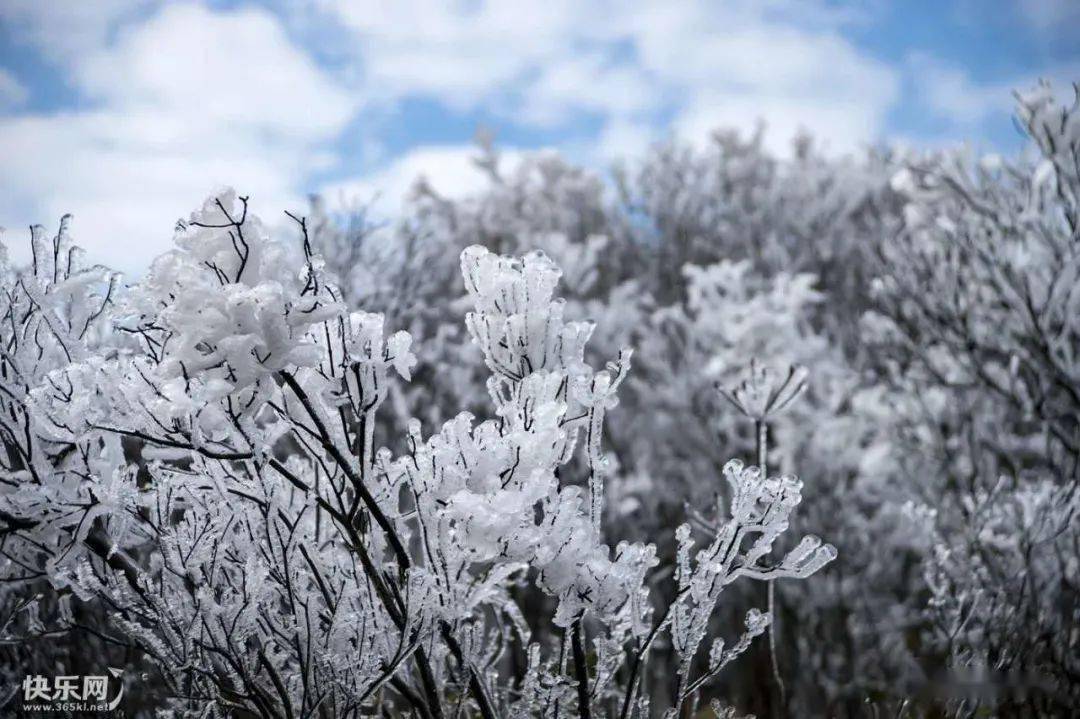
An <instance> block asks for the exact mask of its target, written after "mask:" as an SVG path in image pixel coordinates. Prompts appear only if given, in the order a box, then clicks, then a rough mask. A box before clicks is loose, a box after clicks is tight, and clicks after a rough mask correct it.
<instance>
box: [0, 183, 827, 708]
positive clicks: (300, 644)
mask: <svg viewBox="0 0 1080 719" xmlns="http://www.w3.org/2000/svg"><path fill="white" fill-rule="evenodd" d="M297 222H298V225H299V228H300V231H301V235H302V240H303V241H302V249H303V255H302V261H301V262H300V263H297V262H295V260H294V256H295V255H294V253H292V252H291V251H290V248H289V247H287V246H286V245H284V244H282V243H280V242H276V241H273V240H271V239H269V238H268V237H267V236H266V231H265V229H264V228H263V227H262V225H261V224H260V223H259V221H258V219H257V218H255V217H254V215H253V214H251V213H249V211H248V203H247V200H246V198H239V197H237V196H236V195H235V194H233V193H231V192H227V193H224V194H222V195H220V196H217V197H212V198H210V200H208V201H207V203H206V204H205V205H204V206H203V207H202V208H201V209H200V210H199V211H198V212H196V213H194V214H193V215H192V216H191V218H190V220H188V221H186V222H183V223H181V224H180V226H179V228H178V233H177V242H176V245H177V247H176V249H174V250H173V251H171V252H169V253H167V254H165V255H163V256H162V257H160V258H158V260H157V261H155V263H154V265H153V267H152V268H151V270H150V272H149V273H148V274H147V276H146V277H145V279H143V280H142V281H141V282H140V283H139V284H138V285H136V286H134V287H132V288H131V289H130V290H129V291H128V292H126V293H124V295H123V296H122V297H120V298H118V299H116V300H113V299H112V297H111V295H112V293H111V291H108V292H107V293H106V294H104V298H103V299H101V298H99V299H97V300H95V301H94V302H88V301H83V302H81V303H80V304H79V307H77V308H74V307H72V308H68V307H67V306H66V305H64V307H63V308H58V307H52V306H50V305H49V304H48V303H43V302H32V303H28V305H27V306H26V307H25V308H24V309H22V310H20V311H19V312H18V313H17V314H18V319H19V321H20V322H22V323H24V324H25V323H26V322H28V321H30V322H34V323H37V324H38V325H39V330H38V331H36V336H37V339H36V340H35V342H36V345H37V346H43V345H42V343H45V344H44V346H54V345H56V346H59V347H67V344H68V338H69V335H70V332H71V329H70V328H72V327H75V326H78V327H80V328H81V327H82V325H83V324H84V323H85V325H86V326H87V327H91V326H95V327H96V326H98V325H100V326H101V328H102V329H101V330H100V332H101V336H102V337H103V338H106V339H107V340H108V341H103V342H102V343H100V344H101V346H100V347H98V346H97V345H89V346H86V347H85V348H84V349H81V350H80V351H78V352H70V351H67V352H63V351H57V352H51V353H50V354H48V359H44V358H45V355H40V358H42V359H41V361H42V364H39V365H36V366H37V368H38V372H39V373H38V375H35V376H34V377H33V378H30V376H29V375H27V379H26V380H25V381H24V382H23V386H22V387H21V388H20V390H19V391H20V392H21V393H22V394H21V395H20V396H25V397H27V398H28V399H27V401H26V402H27V408H28V411H26V413H25V414H23V415H20V416H19V419H20V425H21V426H20V427H19V428H18V430H19V431H18V433H17V436H16V433H15V432H14V430H12V431H11V432H8V434H9V435H11V437H14V443H13V442H12V441H9V442H6V449H7V452H8V455H7V465H6V467H5V470H6V471H5V474H4V483H3V489H2V491H0V510H2V512H0V521H2V522H3V533H4V543H3V546H2V551H3V555H4V557H5V560H6V563H5V565H4V579H5V580H7V582H8V583H9V584H14V585H18V584H20V583H24V584H25V583H27V582H30V581H32V580H33V579H34V578H36V577H38V576H44V577H47V578H48V580H49V581H50V582H51V584H52V586H53V587H55V588H56V589H57V590H60V591H62V592H64V593H69V592H70V593H74V595H75V596H76V597H78V599H79V601H81V602H85V603H95V602H104V603H105V604H106V605H107V606H108V607H110V608H111V609H112V611H113V612H114V617H115V619H114V621H113V626H112V628H111V631H112V632H113V633H114V634H115V635H118V636H113V637H112V639H113V640H114V641H119V642H123V643H127V644H130V645H132V646H134V647H137V648H138V649H140V650H142V651H143V652H145V653H146V654H148V655H149V656H150V657H151V658H152V659H153V661H154V662H156V663H157V664H158V665H159V667H160V668H161V670H162V675H163V677H164V678H165V681H166V683H167V691H168V694H169V695H170V697H171V701H172V708H173V709H175V710H177V711H180V712H183V713H192V714H200V715H206V714H208V713H209V714H217V715H221V714H227V713H231V712H235V711H246V712H252V713H257V714H260V715H264V716H285V717H296V716H341V715H346V714H350V713H354V712H361V711H362V712H367V711H379V710H383V711H389V712H392V713H396V712H400V713H404V712H407V711H412V712H415V713H416V714H418V715H420V716H425V717H444V716H459V715H461V714H462V713H464V714H466V715H477V716H483V717H494V716H553V715H555V714H558V713H560V712H561V713H562V714H563V715H565V713H566V712H567V711H570V712H573V713H576V714H577V715H578V716H582V717H589V716H592V715H593V712H596V713H598V714H603V715H611V716H622V717H630V716H648V715H649V713H650V711H652V710H654V709H655V710H657V711H662V710H663V709H664V708H665V707H660V706H658V707H650V706H649V704H650V697H648V696H645V695H644V694H643V693H642V692H641V691H640V684H639V680H640V679H641V677H642V676H643V674H642V672H643V669H644V668H645V666H646V665H647V664H648V662H649V653H650V649H651V648H652V647H653V646H654V645H655V644H656V643H657V642H658V641H665V642H671V643H672V645H673V646H674V647H675V650H676V652H677V654H678V656H679V658H680V665H679V667H678V671H677V677H676V679H677V683H678V687H679V689H678V692H677V694H676V696H675V698H674V702H673V704H674V706H673V707H671V708H670V710H669V711H670V713H671V714H672V715H677V714H678V713H679V711H680V709H681V707H682V706H683V705H684V704H686V703H687V702H696V697H697V695H698V693H699V691H700V690H701V689H702V687H703V686H704V685H705V684H706V683H707V682H708V681H709V680H710V679H711V678H712V677H713V676H714V675H715V674H716V673H717V672H719V670H720V669H721V668H722V667H723V666H724V665H725V664H727V663H728V662H730V661H731V660H732V659H734V658H735V657H736V656H737V655H738V654H739V653H741V652H742V651H743V650H744V649H745V648H746V647H747V646H748V645H749V643H750V642H751V641H752V639H753V638H754V637H755V636H757V635H758V634H760V633H761V632H762V631H763V629H764V628H765V627H766V626H767V625H768V623H769V616H768V614H765V613H762V612H759V611H757V610H751V611H750V612H749V613H748V614H747V616H746V625H745V631H744V633H743V634H742V636H741V637H739V638H738V639H737V640H735V642H734V643H733V644H732V645H731V646H730V647H725V645H724V643H723V640H721V639H720V638H718V637H709V636H707V635H708V630H709V618H710V616H711V615H712V613H713V611H714V609H715V607H716V605H717V602H718V601H719V595H720V593H721V592H722V590H723V589H724V587H726V586H727V585H729V584H730V583H731V582H733V581H735V580H736V579H737V578H739V577H742V576H745V577H750V578H757V579H763V580H771V579H775V578H777V577H781V576H790V577H806V576H809V575H810V574H812V573H813V572H815V571H817V570H818V569H819V568H820V567H822V566H823V565H824V564H826V563H827V562H828V561H830V560H831V559H832V558H833V557H834V556H835V552H834V550H833V549H832V548H831V547H829V546H828V545H821V544H820V542H819V541H818V540H816V539H814V538H807V539H804V540H803V541H802V542H801V543H799V544H798V545H797V546H796V548H795V549H793V550H792V551H791V552H790V553H788V554H787V555H786V556H785V557H783V558H782V559H780V560H772V559H770V550H771V549H772V546H773V543H774V542H775V540H776V539H777V538H778V537H779V536H780V535H781V534H782V533H783V532H784V530H785V529H786V528H787V526H788V521H789V516H790V514H791V512H792V511H793V510H794V508H795V507H796V506H797V505H798V503H799V501H800V489H799V488H800V484H799V483H798V481H797V480H795V479H793V478H789V477H784V478H766V477H765V476H763V475H762V474H761V473H760V472H759V470H758V469H757V468H747V467H744V466H743V465H741V464H740V463H738V462H734V461H733V462H731V463H729V464H728V465H727V466H726V467H725V469H724V474H725V477H726V479H727V481H728V483H729V484H730V487H731V501H730V503H729V505H728V507H727V509H726V510H724V511H723V512H722V515H723V516H717V517H715V518H712V523H711V524H703V525H702V527H699V528H698V529H697V530H692V529H691V527H690V526H689V525H683V526H681V527H679V528H678V529H677V530H676V537H677V542H678V547H679V550H678V551H679V560H678V571H677V574H676V576H675V578H674V581H675V583H676V585H677V586H676V588H675V589H674V591H672V592H669V593H668V596H674V600H673V601H672V602H670V603H669V604H668V605H667V606H665V607H656V606H654V603H653V602H654V592H652V591H651V589H653V587H654V585H655V583H656V582H657V581H664V580H662V579H657V578H656V577H654V576H652V574H651V572H650V569H651V568H652V567H653V566H654V565H655V564H656V560H655V550H654V548H653V546H652V545H649V544H641V543H630V542H625V541H624V542H620V543H619V544H618V546H616V547H614V548H611V547H610V546H608V545H607V544H605V543H604V537H605V536H611V534H612V533H613V529H611V528H608V529H606V530H605V527H604V490H605V481H606V479H607V476H608V474H609V472H610V470H611V461H610V459H609V457H608V456H607V455H606V454H605V453H604V451H603V449H602V444H601V439H602V437H603V436H604V420H605V416H606V414H607V413H608V412H609V411H611V410H613V408H614V407H615V405H616V403H617V393H618V390H619V387H620V384H621V383H622V381H623V379H624V377H625V376H626V375H627V373H628V372H629V371H630V353H629V351H624V352H622V353H621V354H620V355H619V357H618V358H617V359H615V360H613V361H612V362H610V363H609V364H608V365H607V367H606V368H605V369H603V370H600V371H597V370H595V369H594V368H593V367H592V366H591V365H590V364H588V363H587V362H586V361H585V348H586V344H587V342H588V340H589V337H590V335H591V333H592V329H593V328H592V325H591V324H590V323H587V322H580V321H568V320H566V319H565V318H564V305H563V303H562V301H561V300H559V299H556V298H555V296H554V292H555V288H556V285H557V283H558V281H559V277H560V272H559V269H558V268H557V267H556V266H555V265H554V264H553V263H552V262H551V261H550V260H549V259H548V258H547V257H546V256H544V255H543V254H540V253H532V254H528V255H526V256H525V257H524V258H522V259H520V260H517V259H510V258H505V257H500V256H498V255H494V254H492V253H490V252H488V251H487V250H484V249H482V248H479V247H472V248H469V249H467V250H466V251H465V252H464V253H463V254H462V257H461V263H462V273H463V275H464V279H465V286H466V289H467V291H468V293H469V297H470V299H471V302H472V304H473V308H474V309H473V311H472V312H470V313H469V314H468V316H467V318H466V325H467V327H468V330H469V333H470V335H471V337H472V339H473V341H474V343H475V344H476V345H477V346H478V347H479V348H480V350H481V352H482V355H483V358H484V361H485V362H486V364H487V367H488V369H489V370H490V372H491V377H490V379H489V381H488V390H489V394H490V399H491V406H492V408H493V411H492V417H491V418H490V419H486V420H483V421H480V422H477V421H476V420H475V419H474V418H473V417H472V416H470V415H469V414H467V413H463V414H459V415H458V416H456V417H454V418H452V419H450V420H449V421H447V422H446V423H445V424H444V425H443V426H442V427H441V428H440V429H439V430H438V431H436V432H434V433H433V434H431V435H429V436H427V437H426V438H425V437H424V435H423V429H422V427H421V426H420V424H419V422H413V423H411V424H410V426H409V430H408V437H407V440H406V442H405V446H406V447H407V450H406V451H405V452H404V453H403V454H402V455H401V456H398V457H396V458H395V457H393V456H392V453H391V452H390V451H389V450H386V449H377V442H376V437H375V434H374V428H375V426H376V422H375V414H376V412H377V411H378V410H379V408H380V406H381V405H382V404H383V403H384V401H385V400H386V398H387V395H388V388H389V386H390V383H391V382H392V381H394V380H393V379H392V376H393V375H397V376H399V377H400V378H402V379H404V380H406V381H408V379H409V376H410V373H411V368H412V365H413V363H414V361H415V358H414V357H413V354H412V352H411V342H412V340H411V338H410V337H409V335H407V334H406V333H403V332H398V333H395V334H390V333H388V332H387V331H386V330H385V328H384V323H383V319H382V316H381V315H375V314H367V313H364V312H358V311H354V312H350V311H349V310H348V309H346V307H345V306H344V305H343V302H342V298H341V295H340V293H339V292H338V290H337V289H336V288H335V287H334V286H333V285H331V284H330V283H328V281H327V278H326V277H325V276H324V275H323V272H322V269H321V262H320V260H319V259H318V257H316V256H314V255H313V254H312V252H311V249H310V244H309V242H308V241H307V225H306V223H305V222H304V221H303V220H299V219H298V220H297ZM297 266H299V268H300V269H299V271H297V269H296V268H297ZM33 276H34V275H31V274H29V273H16V272H9V273H8V274H7V275H5V289H6V291H7V292H6V294H7V295H8V296H15V293H17V291H18V288H19V287H23V286H25V284H26V283H27V282H28V281H30V280H31V279H32V278H33ZM57 282H59V278H53V279H52V285H50V284H49V282H46V283H45V285H46V286H55V285H56V283H57ZM104 282H106V280H105V278H99V279H98V280H96V282H95V281H88V283H87V284H86V286H87V287H90V288H91V289H92V290H93V291H92V292H91V295H93V296H94V297H98V295H100V294H101V290H100V288H101V287H102V283H104ZM64 287H66V285H64ZM108 287H109V289H110V290H111V288H112V284H109V285H108ZM65 291H66V290H65ZM86 308H91V309H92V310H93V312H92V316H91V317H84V316H83V315H85V314H86V313H87V309H86ZM65 313H66V314H65ZM79 313H82V314H79ZM9 314H12V316H14V315H15V313H13V312H11V313H9ZM61 317H63V318H65V322H63V323H58V322H57V321H56V320H57V319H58V318H61ZM27 318H29V319H27ZM76 320H77V321H76ZM84 320H85V322H84ZM73 323H74V324H73ZM17 328H18V325H16V326H15V329H17ZM13 331H14V330H13ZM7 332H8V330H7V329H6V328H5V333H7ZM83 333H84V334H85V331H84V332H83ZM5 339H7V337H5ZM4 361H5V363H7V362H9V361H13V360H9V359H8V358H7V355H5V359H4ZM5 366H7V365H5ZM75 388H78V391H75ZM21 438H25V440H24V439H21ZM121 438H123V439H125V441H126V442H129V443H134V444H133V447H134V449H132V450H130V451H128V452H125V451H121V449H120V439H121ZM9 439H10V437H9ZM18 442H25V443H24V444H18ZM34 447H47V448H49V451H48V453H47V454H45V455H42V456H41V458H40V459H38V455H32V454H28V453H29V452H30V451H31V449H32V448H34ZM35 451H36V450H35ZM20 452H21V453H22V454H20ZM133 452H134V453H137V455H138V456H137V457H135V456H132V453H133ZM23 455H27V456H28V457H29V459H20V457H22V456H23ZM67 497H70V499H67ZM42 507H48V508H49V509H48V511H51V512H56V513H59V515H60V517H61V519H62V521H53V520H50V519H49V518H48V517H46V516H43V515H42V512H43V511H45V510H43V509H41V508H42ZM61 507H62V509H60V508H61ZM46 514H47V512H46ZM703 527H704V528H710V527H711V529H708V531H707V532H706V531H703ZM88 528H89V529H92V532H90V531H89V529H88ZM605 531H606V534H605ZM694 531H696V532H697V533H698V534H699V535H703V536H699V537H695V536H693V534H694ZM696 543H700V544H701V546H702V547H703V549H701V550H700V551H698V552H697V554H696V555H695V556H692V551H691V550H692V547H693V546H694V545H695V544H696ZM56 547H59V548H64V547H70V548H71V549H70V550H64V551H62V552H61V554H60V556H59V557H58V556H57V554H56V553H55V552H54V551H53V548H56ZM84 547H85V548H89V549H90V550H91V551H90V552H86V551H83V549H82V548H84ZM28 572H29V574H27V573H28ZM526 586H532V587H535V588H536V590H537V591H539V592H541V593H542V594H544V595H547V596H548V597H549V598H550V601H551V602H552V605H551V606H552V607H553V611H552V612H551V613H550V615H549V616H539V617H538V616H535V615H533V614H530V615H526V613H525V612H523V611H522V608H521V607H520V606H519V603H518V599H517V597H518V596H519V595H520V592H521V590H522V588H524V587H526ZM57 621H58V622H60V623H61V624H62V625H64V626H66V627H68V628H74V627H75V626H76V624H77V621H78V620H77V619H74V618H72V617H71V615H70V614H66V615H65V616H63V617H61V618H59V619H58V620H57ZM530 622H532V624H530ZM537 624H542V625H543V626H542V627H540V626H537ZM541 628H542V629H543V631H538V630H539V629H541ZM536 637H539V638H540V639H539V640H537V639H536ZM552 637H554V638H555V639H554V640H552V639H551V638H552ZM706 642H709V643H710V647H711V648H710V649H709V650H708V659H707V661H706V662H705V664H704V667H705V668H704V671H702V670H701V667H702V666H703V665H702V663H701V660H702V657H701V656H700V649H701V647H702V645H703V644H705V643H706ZM515 657H523V659H524V661H521V662H519V661H516V660H515Z"/></svg>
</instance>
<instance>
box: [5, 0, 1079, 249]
mask: <svg viewBox="0 0 1080 719" xmlns="http://www.w3.org/2000/svg"><path fill="white" fill-rule="evenodd" d="M1078 37H1080V2H1076V1H1075V0H1022V1H1017V2H990V1H986V2H978V1H976V0H955V1H953V2H929V1H927V0H911V1H908V2H895V3H889V2H881V1H879V2H873V1H871V2H862V3H844V2H835V1H833V2H828V1H824V0H765V1H763V2H762V1H759V2H744V1H739V2H703V1H699V0H685V1H680V0H665V1H664V2H608V1H607V0H599V1H596V2H583V1H582V0H576V1H571V0H545V1H544V2H541V3H526V2H521V1H520V0H517V1H516V2H502V3H488V2H480V1H479V0H470V1H468V2H449V1H447V2H428V1H416V2H413V1H411V0H410V1H405V0H399V1H398V2H393V3H387V2H366V1H365V0H299V1H296V2H289V3H284V2H282V3H276V2H257V3H253V2H183V3H162V2H158V1H155V0H96V1H95V2H78V1H76V0H70V1H64V2H61V1H60V0H51V1H50V0H0V165H2V167H3V170H2V172H0V224H2V225H5V226H7V227H9V228H12V232H11V233H10V234H9V235H8V236H7V237H6V242H7V243H8V244H9V245H12V246H13V254H14V255H15V256H16V257H17V258H18V257H19V256H20V253H19V248H20V247H21V246H22V245H23V244H24V243H23V242H22V241H21V237H20V235H24V234H25V231H20V229H19V228H22V227H25V226H26V225H27V224H28V223H30V222H43V223H46V224H49V225H55V222H56V219H57V218H58V217H59V215H60V214H62V213H63V212H67V211H70V212H73V213H74V214H75V234H76V236H77V238H78V239H79V241H80V242H81V243H82V244H83V245H84V246H86V247H87V248H88V249H89V250H90V253H91V255H92V256H93V257H94V258H96V259H98V260H101V261H105V262H107V263H110V264H112V265H113V266H116V267H119V268H121V269H127V270H135V271H137V270H138V268H140V267H142V266H144V265H145V263H146V262H147V261H148V260H149V259H150V258H151V257H153V256H154V255H155V254H156V253H158V252H160V251H162V250H163V249H165V248H167V247H168V244H169V241H170V234H171V228H172V226H173V223H174V222H175V220H176V219H177V218H178V217H180V216H182V215H185V214H186V213H187V212H188V211H189V210H190V209H191V208H192V207H194V206H195V205H197V204H198V203H199V202H200V200H201V198H202V197H203V196H205V195H206V194H207V193H208V192H210V191H211V190H213V189H214V188H215V187H217V186H220V185H222V184H231V185H235V186H237V187H238V188H240V189H241V190H242V191H244V192H247V193H250V194H251V195H252V196H253V200H254V202H255V206H256V209H257V210H259V211H261V212H262V213H263V214H266V215H267V216H273V217H276V216H277V215H278V214H279V213H280V210H281V209H283V208H292V209H296V208H301V209H302V208H303V206H304V199H303V198H304V197H305V195H306V194H308V193H310V192H316V191H318V192H324V193H327V194H328V196H329V197H330V198H331V199H332V200H333V199H351V198H359V199H369V198H371V197H374V196H376V195H377V196H378V197H379V198H380V199H379V202H380V203H382V205H383V206H384V208H385V211H386V212H392V211H393V208H395V207H396V206H397V204H396V203H398V202H399V201H400V197H401V196H402V195H403V194H404V193H405V192H406V191H407V189H408V187H409V185H410V183H411V182H412V181H413V180H414V179H415V177H416V176H417V175H418V174H421V173H423V174H424V175H426V176H427V177H428V179H429V181H430V182H431V183H432V184H433V185H434V186H435V188H436V189H437V190H439V191H440V192H443V193H445V194H448V195H460V194H464V193H467V192H469V191H471V190H474V189H476V188H477V187H478V186H479V184H480V183H481V178H480V175H479V174H478V173H477V172H476V171H475V170H474V169H473V168H472V167H471V165H470V159H469V158H470V157H471V155H472V154H473V146H472V142H473V138H474V137H475V134H476V132H477V129H478V128H479V127H483V128H486V129H487V130H489V131H491V132H492V133H494V135H495V137H496V139H497V142H498V144H499V145H500V146H501V147H502V148H503V149H504V150H505V153H506V156H507V157H508V158H509V160H510V161H512V159H513V158H514V157H515V156H518V155H519V153H521V152H526V151H529V150H533V149H541V148H544V149H548V148H554V149H558V150H560V151H563V152H565V153H567V154H568V155H570V156H571V157H573V158H574V159H575V160H577V161H579V162H582V163H585V164H588V165H590V166H594V167H596V168H597V169H601V170H603V169H604V168H605V167H608V166H609V165H610V163H612V162H613V161H614V160H616V159H619V158H624V157H630V158H632V157H634V156H635V155H637V154H640V153H641V152H642V150H643V149H644V148H646V147H647V146H648V144H649V143H650V142H653V141H655V140H657V139H662V138H665V137H669V136H673V135H674V136H678V137H681V138H684V139H685V140H687V141H689V142H700V141H702V140H703V139H704V138H705V137H707V135H708V132H709V130H711V129H712V128H715V127H718V126H733V127H738V128H744V129H751V128H752V127H753V126H754V124H755V123H756V122H757V120H759V119H761V120H764V121H765V122H766V123H767V125H768V127H769V130H768V134H767V136H766V137H767V142H768V144H769V145H770V146H771V147H773V148H775V149H776V150H777V151H778V152H783V151H784V150H785V148H787V147H788V144H789V140H790V138H791V135H792V134H793V133H795V132H796V131H797V130H799V129H806V130H809V131H811V132H812V133H814V134H815V135H816V136H818V137H819V138H820V140H821V141H822V142H823V143H824V144H825V146H826V147H827V148H828V149H829V151H830V152H833V153H838V154H839V153H846V152H852V151H858V150H859V149H860V148H862V147H865V146H867V145H873V144H878V143H897V144H901V145H904V146H908V147H915V148H919V147H928V148H936V147H942V146H948V145H953V144H957V143H959V142H963V141H966V142H968V143H970V144H971V145H972V146H974V147H975V148H976V149H977V150H980V151H997V152H1004V153H1012V152H1016V151H1018V150H1019V149H1020V147H1021V145H1022V138H1021V137H1020V135H1019V134H1018V132H1017V131H1016V129H1015V127H1014V126H1013V123H1012V121H1011V106H1012V99H1011V91H1012V90H1013V89H1014V88H1024V87H1026V86H1029V85H1030V84H1032V83H1033V82H1034V81H1035V80H1036V79H1037V78H1038V77H1046V78H1049V79H1051V80H1052V81H1053V82H1054V83H1055V86H1056V87H1058V88H1059V89H1060V91H1061V92H1071V90H1070V89H1069V88H1068V83H1070V82H1071V81H1073V80H1078V79H1080V40H1078V39H1077V38H1078Z"/></svg>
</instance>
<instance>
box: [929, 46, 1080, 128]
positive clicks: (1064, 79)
mask: <svg viewBox="0 0 1080 719" xmlns="http://www.w3.org/2000/svg"><path fill="white" fill-rule="evenodd" d="M908 69H909V72H910V73H911V76H912V78H913V79H914V84H915V88H916V98H915V100H916V102H918V103H919V104H920V105H921V106H922V107H924V108H925V109H926V110H927V111H928V112H930V113H932V114H933V115H934V116H935V117H937V118H938V119H939V120H942V121H944V122H945V123H947V124H948V125H949V126H950V127H951V128H953V132H954V133H962V134H965V135H969V136H970V135H971V134H972V133H973V132H974V133H977V127H978V125H979V124H980V123H982V122H983V121H985V120H987V119H990V118H994V117H1008V116H1009V115H1010V114H1011V113H1012V112H1013V109H1014V107H1015V104H1016V100H1015V98H1014V97H1013V92H1014V91H1024V90H1027V89H1029V88H1031V87H1033V86H1034V85H1035V84H1036V83H1037V82H1038V81H1039V80H1040V79H1044V80H1048V81H1049V82H1050V83H1051V85H1052V86H1053V87H1054V88H1055V89H1056V90H1057V91H1058V92H1060V93H1065V94H1066V95H1068V96H1071V90H1070V89H1069V88H1070V86H1071V83H1072V82H1073V81H1075V80H1076V79H1077V78H1078V77H1080V64H1077V63H1072V64H1062V65H1057V66H1053V67H1048V68H1045V69H1044V70H1043V71H1042V72H1032V73H1026V74H1017V75H1012V76H1009V77H1005V78H1001V79H996V80H994V81H991V82H986V81H983V82H979V81H977V80H975V79H974V78H973V77H972V76H971V75H970V73H968V72H967V71H966V70H963V69H961V68H959V67H956V66H953V65H949V64H947V63H944V62H942V61H940V60H937V59H935V58H932V57H929V56H927V55H919V54H917V55H912V56H911V57H910V58H909V59H908Z"/></svg>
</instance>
